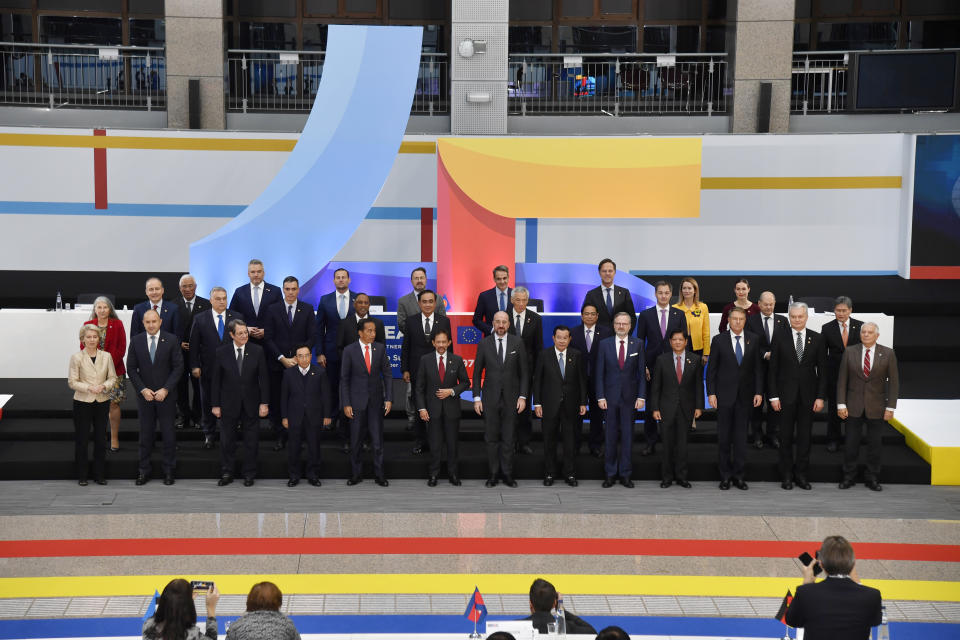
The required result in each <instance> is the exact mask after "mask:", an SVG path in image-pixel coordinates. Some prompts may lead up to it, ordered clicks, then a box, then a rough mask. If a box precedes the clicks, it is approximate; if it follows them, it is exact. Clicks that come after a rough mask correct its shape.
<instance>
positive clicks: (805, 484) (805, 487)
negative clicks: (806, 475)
mask: <svg viewBox="0 0 960 640" xmlns="http://www.w3.org/2000/svg"><path fill="white" fill-rule="evenodd" d="M793 484H795V485H797V486H798V487H799V488H801V489H803V490H804V491H810V490H811V489H813V487H812V486H810V483H809V482H807V481H806V480H800V479H797V480H794V481H793Z"/></svg>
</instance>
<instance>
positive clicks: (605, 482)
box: [601, 476, 616, 489]
mask: <svg viewBox="0 0 960 640" xmlns="http://www.w3.org/2000/svg"><path fill="white" fill-rule="evenodd" d="M615 484H616V481H615V480H614V479H613V478H611V477H609V476H608V477H606V478H604V479H603V484H602V485H601V486H602V487H603V488H604V489H609V488H610V487H612V486H613V485H615Z"/></svg>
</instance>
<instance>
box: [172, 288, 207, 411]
mask: <svg viewBox="0 0 960 640" xmlns="http://www.w3.org/2000/svg"><path fill="white" fill-rule="evenodd" d="M173 303H174V304H175V305H177V315H179V316H180V330H179V332H178V335H179V336H180V348H181V352H182V355H183V361H184V363H188V362H189V360H190V329H191V328H193V318H194V317H195V316H196V315H197V314H198V313H202V312H204V311H209V310H210V308H211V307H210V301H209V300H207V299H206V298H204V297H203V296H198V295H197V281H196V280H195V279H194V277H193V276H192V275H190V274H189V273H185V274H183V275H182V276H180V295H179V296H177V297H176V298H174V299H173ZM188 380H189V381H190V382H189V383H188V382H187V381H188ZM191 386H192V387H193V400H192V401H191V399H190V387H191ZM201 420H202V417H201V415H200V380H199V379H198V378H194V377H193V376H192V375H190V367H186V366H185V367H184V368H183V375H182V376H181V377H180V382H179V383H178V384H177V419H176V422H175V424H176V427H177V429H182V428H184V427H189V426H190V425H191V423H192V424H193V425H196V426H197V428H199V427H200V423H201Z"/></svg>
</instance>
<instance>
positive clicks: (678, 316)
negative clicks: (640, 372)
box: [637, 280, 688, 456]
mask: <svg viewBox="0 0 960 640" xmlns="http://www.w3.org/2000/svg"><path fill="white" fill-rule="evenodd" d="M653 288H654V291H655V292H656V296H657V304H655V305H654V306H652V307H650V308H649V309H644V310H643V311H641V312H640V317H639V318H637V337H638V338H640V342H641V344H642V345H643V353H644V355H645V356H646V358H647V361H646V364H645V369H646V370H645V371H644V375H645V376H646V379H647V382H649V381H650V376H651V374H652V373H653V369H654V366H655V365H656V362H657V358H659V357H660V354H662V353H668V352H669V351H670V338H669V336H670V333H671V332H672V331H675V330H676V329H680V330H681V331H683V334H684V335H688V331H687V316H686V315H685V314H684V313H683V311H680V309H675V308H674V307H671V306H670V298H671V296H673V285H671V284H670V283H669V282H666V281H664V280H659V281H658V282H657V283H656V284H655V285H653ZM643 435H644V437H645V438H646V441H647V444H646V446H645V447H644V448H643V451H641V452H640V453H641V454H642V455H645V456H649V455H653V452H654V450H655V449H656V445H657V421H656V420H654V419H653V411H652V410H651V409H650V408H649V407H648V408H647V410H646V411H645V412H644V413H643Z"/></svg>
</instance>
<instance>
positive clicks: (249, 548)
mask: <svg viewBox="0 0 960 640" xmlns="http://www.w3.org/2000/svg"><path fill="white" fill-rule="evenodd" d="M819 546H820V543H819V542H812V541H811V542H804V541H780V540H657V539H648V540H644V539H608V538H135V539H112V540H103V539H101V540H9V541H4V542H0V557H3V558H53V557H115V556H201V555H203V556H207V555H208V556H224V555H240V556H249V555H301V554H304V555H332V554H350V555H379V554H384V555H401V554H422V555H534V554H537V555H585V556H587V555H612V556H690V557H736V558H791V557H796V556H798V555H800V553H802V552H804V551H809V552H811V553H812V552H813V551H815V550H816V549H818V548H819ZM856 552H857V558H859V559H861V560H912V561H928V562H934V561H936V562H960V546H956V545H937V544H905V543H883V542H858V543H857V544H856Z"/></svg>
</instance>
